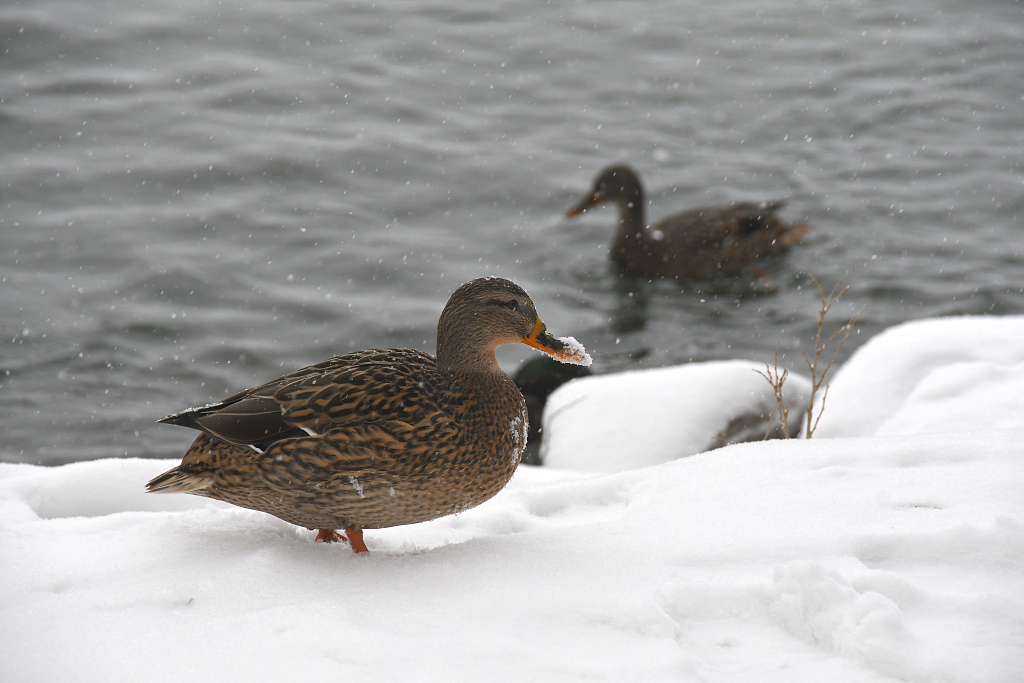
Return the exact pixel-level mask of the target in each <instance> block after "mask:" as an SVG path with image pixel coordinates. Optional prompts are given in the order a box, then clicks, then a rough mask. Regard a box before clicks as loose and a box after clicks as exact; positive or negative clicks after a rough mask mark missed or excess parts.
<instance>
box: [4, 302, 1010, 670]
mask: <svg viewBox="0 0 1024 683" xmlns="http://www.w3.org/2000/svg"><path fill="white" fill-rule="evenodd" d="M929 326H934V327H929ZM1022 334H1024V319H1022V318H1002V319H990V318H960V319H950V320H942V321H929V322H922V323H912V324H908V325H903V326H900V327H898V328H894V329H892V330H890V331H888V332H886V333H884V334H881V335H879V336H878V337H876V338H875V339H873V340H871V341H869V342H868V343H867V344H866V345H865V346H864V347H863V348H862V349H861V350H860V351H859V352H858V353H857V354H855V356H854V357H853V358H851V360H850V361H849V362H848V363H847V364H846V366H845V367H844V368H842V370H841V372H839V373H838V374H837V375H836V378H835V382H834V383H833V385H832V389H831V391H830V393H829V398H828V403H827V405H826V413H825V415H826V418H827V419H828V423H827V425H828V430H829V436H828V437H825V436H822V434H824V433H825V430H826V422H825V419H826V418H823V420H822V423H821V424H822V426H821V428H820V431H821V433H820V434H818V435H815V438H813V439H810V440H806V439H799V440H796V439H794V440H774V441H760V442H752V443H743V444H736V445H730V446H726V447H724V448H719V449H717V450H714V451H710V452H705V453H700V454H696V455H691V456H689V457H685V458H679V459H674V460H671V461H668V462H660V463H659V464H653V465H647V466H644V465H645V464H646V463H649V462H651V461H652V460H657V459H656V458H653V459H652V457H651V456H650V451H652V450H655V449H658V450H659V452H662V453H664V452H665V451H664V448H663V446H664V444H661V443H659V440H660V439H664V438H669V437H670V434H669V433H668V432H661V431H657V430H654V429H652V428H651V427H650V424H654V423H656V420H654V421H653V422H647V423H643V424H640V423H634V422H633V421H632V420H633V418H632V417H630V418H629V419H623V418H621V417H620V418H617V426H618V428H619V429H620V430H623V431H628V432H631V433H632V439H631V441H630V442H629V445H628V447H626V448H625V449H624V451H625V452H624V453H622V455H621V458H620V459H619V461H618V462H617V464H616V469H617V470H618V471H615V472H612V473H593V472H581V471H577V470H570V469H559V468H553V467H543V468H534V467H525V466H524V467H521V468H520V470H519V471H518V472H517V474H516V476H515V477H514V478H513V480H512V483H511V484H510V485H509V486H508V487H507V488H506V489H505V490H504V491H502V492H501V493H500V494H499V495H498V496H496V497H495V498H494V499H493V500H491V501H489V502H487V503H485V504H484V505H482V506H480V507H478V508H475V509H473V510H469V511H467V512H464V513H462V514H460V515H456V516H451V517H446V518H442V519H439V520H435V521H433V522H429V523H425V524H418V525H412V526H407V527H398V528H394V529H385V530H380V531H367V532H366V536H365V540H366V542H367V546H368V547H369V549H370V553H369V554H368V555H355V554H354V553H352V552H351V550H350V549H349V548H348V547H346V546H344V545H343V544H331V545H326V544H317V543H314V542H313V533H312V532H309V531H306V530H301V529H296V528H295V527H293V526H291V525H289V524H287V523H285V522H282V521H280V520H277V519H275V518H273V517H270V516H269V515H265V514H262V513H258V512H253V511H249V510H243V509H240V508H235V507H231V506H228V505H224V504H219V503H216V502H213V501H206V500H204V499H201V498H196V497H192V496H187V495H166V496H155V495H149V494H145V493H144V492H143V487H144V484H145V482H146V481H148V480H149V479H150V478H151V477H153V476H155V475H156V474H159V473H160V472H162V471H164V470H166V469H167V468H168V467H170V466H171V465H172V464H174V463H173V462H172V461H154V460H141V459H108V460H100V461H92V462H83V463H77V464H73V465H68V466H64V467H57V468H42V467H34V466H28V465H14V464H6V465H2V466H0V576H2V577H3V581H0V625H2V626H0V628H2V631H0V670H2V676H0V678H2V679H3V680H4V681H5V682H11V683H14V682H26V681H53V680H74V681H103V682H104V683H109V682H117V681H170V680H188V681H195V680H217V681H279V680H304V679H326V680H352V681H392V680H414V681H481V680H487V681H517V682H520V681H582V680H588V681H723V682H731V681H737V682H740V681H742V682H748V681H786V682H787V683H790V682H801V681H815V682H819V681H844V682H846V681H852V682H859V681H864V682H869V681H871V682H875V681H951V682H956V681H972V682H973V681H977V682H978V683H982V682H985V683H988V682H991V681H999V682H1013V681H1021V680H1024V673H1022V671H1024V581H1022V580H1021V567H1022V566H1024V467H1022V464H1021V450H1020V443H1021V439H1022V436H1024V433H1022V427H1021V425H1020V424H1019V422H1018V421H1017V420H1016V417H1015V416H1016V415H1020V408H1021V406H1020V401H1021V399H1020V397H1021V396H1022V395H1024V391H1022V390H1024V373H1022V372H1021V368H1020V364H1021V360H1020V359H1018V358H1017V356H1016V349H1010V348H1007V346H1013V342H1012V340H1013V339H1021V338H1024V336H1022ZM1008 340H1009V341H1008ZM908 345H909V347H908ZM721 369H722V373H721V374H719V375H717V376H716V374H715V373H712V372H708V373H707V374H706V375H705V376H703V378H701V376H700V375H699V374H692V375H690V376H688V379H687V381H690V382H693V386H691V387H690V392H691V394H692V395H696V396H698V397H702V398H703V399H704V404H706V405H704V406H702V405H701V404H700V403H697V404H696V405H694V404H693V403H692V402H689V403H685V404H683V406H682V407H680V405H679V404H676V403H675V401H677V400H681V399H680V396H681V395H680V394H673V393H671V386H670V383H669V382H668V381H667V380H666V381H664V382H661V384H660V388H659V385H658V382H659V381H660V380H658V381H656V380H651V379H650V377H657V375H656V374H651V375H649V376H647V375H645V374H644V373H631V374H630V375H628V376H626V377H623V378H619V379H618V380H617V381H620V382H621V383H622V385H621V386H622V387H623V388H624V390H625V389H628V388H629V387H630V385H631V384H633V382H634V381H635V382H636V383H642V382H650V385H649V386H648V391H663V392H665V394H664V395H651V396H647V397H646V398H647V400H646V401H645V402H644V406H645V408H646V410H647V411H648V412H649V413H651V414H652V415H653V416H658V415H660V416H661V417H662V419H663V420H666V421H676V422H684V423H685V422H688V421H689V422H696V421H703V420H705V419H706V418H705V415H704V413H703V412H702V411H703V410H704V408H705V407H707V405H710V406H711V407H714V406H719V407H725V408H728V409H730V410H731V409H733V408H734V407H735V402H736V400H737V399H736V398H735V397H737V396H741V395H744V393H745V390H744V389H742V387H740V388H736V387H734V388H733V389H732V390H731V391H729V390H728V387H729V386H730V385H732V383H733V382H744V381H746V380H744V379H742V377H741V375H739V374H738V375H733V374H731V373H732V370H731V369H730V368H729V367H728V366H722V368H721ZM745 372H750V374H754V373H753V372H752V371H750V369H749V367H748V368H746V369H745ZM741 374H742V373H741ZM667 376H668V375H667V374H666V377H667ZM683 376H684V375H682V374H680V375H678V377H683ZM743 376H745V375H743ZM755 377H756V375H755ZM580 381H581V382H582V381H584V380H580ZM761 381H764V380H763V379H761ZM682 400H689V399H686V397H685V396H683V398H682ZM975 402H980V403H981V404H983V406H984V407H983V408H978V407H977V406H976V405H975ZM595 404H596V402H595ZM691 410H693V411H694V413H690V412H689V411H691ZM830 411H831V412H830ZM573 414H574V418H573V419H574V420H575V421H579V422H580V423H581V424H583V425H587V424H589V425H590V427H591V428H592V429H594V430H597V429H598V428H601V427H603V426H604V425H606V424H607V423H608V422H609V416H608V414H607V413H606V412H604V411H603V410H602V409H599V408H595V409H594V410H593V412H588V410H587V406H586V401H584V402H581V403H579V404H578V405H577V406H575V407H574V408H573ZM958 416H963V417H962V418H959V419H954V418H958ZM897 418H898V419H897ZM556 423H557V420H556ZM897 432H899V433H897ZM839 434H842V436H839ZM586 448H590V446H587V447H586ZM579 450H580V453H579V459H578V460H577V462H585V456H586V453H585V448H584V447H582V446H580V447H579ZM630 454H632V455H633V456H635V458H636V465H634V466H633V467H629V466H628V464H627V462H626V458H627V456H629V455H630ZM660 457H662V456H659V458H660Z"/></svg>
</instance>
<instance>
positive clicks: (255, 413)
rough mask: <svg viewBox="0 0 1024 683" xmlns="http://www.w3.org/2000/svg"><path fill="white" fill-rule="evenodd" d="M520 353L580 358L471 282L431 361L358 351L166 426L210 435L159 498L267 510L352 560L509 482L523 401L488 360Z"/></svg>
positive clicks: (154, 486)
mask: <svg viewBox="0 0 1024 683" xmlns="http://www.w3.org/2000/svg"><path fill="white" fill-rule="evenodd" d="M517 342H522V343H526V344H529V345H531V346H534V347H535V348H538V349H540V350H541V351H544V352H545V353H548V354H550V355H552V356H554V357H556V358H558V359H560V360H563V361H566V362H581V361H583V360H584V357H583V354H582V352H581V351H580V352H577V351H576V350H574V349H573V348H572V347H571V346H567V345H566V344H565V343H564V342H563V341H561V340H558V339H555V338H554V337H552V336H551V335H550V334H548V333H547V332H546V331H545V329H544V324H543V323H542V322H540V320H539V319H538V317H537V312H536V309H535V308H534V305H533V302H532V301H531V300H530V297H529V296H528V295H527V294H526V292H524V291H523V290H522V289H521V288H520V287H518V286H517V285H516V284H514V283H512V282H510V281H508V280H503V279H499V278H485V279H480V280H474V281H473V282H470V283H468V284H466V285H463V286H462V287H460V288H459V289H458V290H456V292H455V293H454V294H452V296H451V298H450V299H449V301H448V304H447V306H445V309H444V311H443V312H442V314H441V318H440V320H439V322H438V332H437V358H436V359H435V358H432V357H431V356H429V355H427V354H425V353H422V352H420V351H414V350H410V349H384V350H372V351H359V352H356V353H349V354H345V355H343V356H337V357H335V358H331V359H329V360H326V361H324V362H322V363H318V364H317V365H312V366H310V367H307V368H303V369H302V370H298V371H296V372H293V373H291V374H288V375H285V376H284V377H281V378H279V379H276V380H273V381H272V382H268V383H266V384H263V385H261V386H258V387H255V388H253V389H248V390H246V391H243V392H241V393H238V394H235V395H234V396H231V397H229V398H227V399H225V400H223V401H221V402H219V403H216V404H213V405H210V406H206V407H204V408H198V409H194V410H188V411H185V412H183V413H178V414H176V415H171V416H169V417H166V418H164V419H162V420H160V421H161V422H166V423H169V424H177V425H183V426H187V427H192V428H194V429H199V430H201V431H202V432H203V433H202V434H200V435H199V437H198V438H197V439H196V440H195V442H194V443H193V444H192V446H191V447H190V448H189V449H188V452H187V453H186V454H185V457H184V459H183V460H182V462H181V464H180V465H178V466H177V467H175V468H173V469H171V470H169V471H168V472H166V473H164V474H162V475H160V476H159V477H156V478H155V479H153V480H152V481H151V482H149V484H148V485H147V488H148V490H149V491H151V492H159V493H175V492H184V493H192V494H195V495H199V496H207V497H209V498H216V499H218V500H223V501H226V502H229V503H232V504H234V505H239V506H241V507H246V508H251V509H254V510H262V511H263V512H268V513H270V514H272V515H274V516H276V517H280V518H281V519H283V520H285V521H288V522H291V523H292V524H297V525H299V526H303V527H307V528H310V529H319V530H320V533H319V534H318V536H317V539H318V540H326V541H331V540H338V539H339V538H341V539H344V537H339V536H338V535H337V534H336V533H335V532H334V531H333V530H334V529H345V530H346V533H347V536H348V540H350V541H351V542H352V545H353V549H355V550H356V551H357V552H358V551H361V550H365V545H363V543H362V529H377V528H383V527H389V526H397V525H400V524H412V523H414V522H422V521H425V520H429V519H434V518H436V517H440V516H442V515H448V514H452V513H456V512H460V511H462V510H466V509H468V508H471V507H473V506H475V505H479V504H480V503H482V502H484V501H485V500H487V499H489V498H491V497H492V496H494V495H495V494H496V493H497V492H498V491H500V490H501V489H502V487H504V486H505V484H506V483H508V481H509V479H511V477H512V474H513V472H515V469H516V466H517V465H518V464H519V459H520V457H521V455H522V452H523V449H524V448H525V446H526V438H527V415H526V406H525V403H524V402H523V397H522V395H521V394H520V393H519V390H518V389H517V388H516V386H515V384H514V383H513V382H512V380H510V379H509V378H508V377H507V376H506V375H505V373H504V372H502V370H501V368H499V367H498V364H497V361H496V359H495V356H494V350H495V348H496V347H497V346H499V345H501V344H509V343H517Z"/></svg>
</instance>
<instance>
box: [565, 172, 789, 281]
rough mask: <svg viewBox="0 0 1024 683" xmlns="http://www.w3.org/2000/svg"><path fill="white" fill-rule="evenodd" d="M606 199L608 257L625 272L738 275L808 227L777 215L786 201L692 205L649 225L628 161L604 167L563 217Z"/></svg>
mask: <svg viewBox="0 0 1024 683" xmlns="http://www.w3.org/2000/svg"><path fill="white" fill-rule="evenodd" d="M604 202H612V203H614V204H617V205H618V207H619V227H618V230H617V231H616V233H615V239H614V241H613V242H612V253H611V260H612V262H613V263H614V264H615V266H616V267H617V268H618V269H619V271H620V272H621V273H622V274H624V275H634V276H645V277H652V278H654V277H667V278H689V279H697V280H710V279H714V278H718V277H726V276H731V275H738V274H739V273H740V272H741V271H742V270H743V268H744V267H745V266H747V265H748V264H751V263H752V262H754V261H756V260H757V259H759V258H761V257H764V256H768V255H770V254H776V253H780V252H783V251H786V250H787V249H789V248H790V247H791V246H793V245H794V244H796V243H798V242H799V241H800V240H802V239H803V238H804V236H805V235H806V234H807V232H808V230H809V226H808V225H807V224H806V223H795V224H789V223H786V222H784V221H783V220H781V219H779V218H777V217H776V216H775V213H776V211H778V210H779V209H780V208H782V206H783V205H784V204H785V201H784V200H779V201H770V202H741V203H735V204H730V205H727V206H710V207H704V208H699V209H693V210H691V211H684V212H682V213H677V214H673V215H671V216H669V217H667V218H665V219H663V220H662V221H661V222H659V223H656V224H654V225H650V226H649V225H647V222H646V218H645V206H646V203H645V200H644V189H643V185H642V184H641V183H640V177H639V176H638V175H637V173H636V171H634V170H633V169H632V168H630V167H629V166H628V165H626V164H614V165H612V166H608V167H607V168H605V169H603V170H602V171H601V172H600V173H599V174H598V176H597V178H596V180H595V181H594V186H593V188H592V189H591V191H590V193H589V194H587V195H586V196H585V197H584V198H583V199H582V200H581V201H580V202H578V203H577V204H575V205H574V206H572V207H570V208H569V209H568V210H567V211H566V216H567V217H569V218H573V217H575V216H578V215H580V214H582V213H584V212H586V211H589V210H590V209H592V208H594V207H596V206H598V205H600V204H602V203H604Z"/></svg>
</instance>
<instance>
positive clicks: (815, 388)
mask: <svg viewBox="0 0 1024 683" xmlns="http://www.w3.org/2000/svg"><path fill="white" fill-rule="evenodd" d="M852 272H853V271H852V270H851V271H848V272H847V273H846V275H843V276H842V277H841V278H839V281H838V282H836V284H835V287H833V288H832V291H831V292H829V294H828V296H825V290H823V289H822V288H821V285H820V284H819V283H818V280H817V278H815V277H814V276H813V275H811V276H810V277H811V281H812V282H813V283H814V286H815V287H817V288H818V294H820V295H821V309H820V310H819V311H818V332H817V334H816V335H815V337H814V359H813V360H811V359H810V358H808V357H807V354H806V353H804V352H803V351H801V352H800V353H801V355H803V357H804V360H805V361H807V369H808V370H809V371H810V373H811V400H810V403H808V405H807V423H806V428H805V432H804V433H805V434H806V438H808V439H809V438H811V437H812V436H813V435H814V430H816V429H817V428H818V422H819V420H821V415H822V413H823V412H824V411H825V400H826V399H827V398H828V383H827V382H826V381H825V378H826V377H827V376H828V371H829V370H830V369H831V368H832V362H833V361H835V359H836V356H837V355H838V354H839V350H840V349H842V348H843V343H844V342H845V341H846V337H847V336H848V335H849V334H850V329H851V328H852V327H853V326H854V325H855V324H856V323H857V320H859V319H860V317H861V316H862V315H864V311H863V310H862V311H861V312H860V313H858V314H857V315H855V316H853V317H852V318H850V322H848V323H846V324H845V325H843V326H842V327H840V328H839V329H838V330H837V331H836V332H835V333H833V334H832V335H831V336H830V337H829V338H828V339H826V340H824V343H823V342H822V338H821V337H822V330H823V328H824V325H825V316H826V315H828V312H829V310H831V308H832V306H833V305H834V304H835V303H836V302H837V301H839V300H840V299H842V298H843V295H845V294H846V293H847V292H848V291H850V287H849V286H848V285H847V286H846V287H843V288H842V289H840V287H841V286H842V284H843V280H845V279H846V277H847V276H848V275H849V274H850V273H852ZM865 310H866V309H865ZM836 339H838V340H839V343H838V344H837V345H836V347H835V349H834V350H833V351H832V355H831V356H828V362H827V363H825V366H824V367H823V368H822V367H821V366H820V364H821V362H822V360H823V356H825V355H827V354H826V352H827V350H828V347H829V346H830V345H831V344H832V342H834V341H835V340H836ZM776 372H777V370H776ZM823 386H824V388H825V389H824V392H823V393H822V395H821V408H820V409H818V414H817V417H815V415H814V400H815V397H816V396H817V395H818V392H819V391H820V390H821V388H822V387H823Z"/></svg>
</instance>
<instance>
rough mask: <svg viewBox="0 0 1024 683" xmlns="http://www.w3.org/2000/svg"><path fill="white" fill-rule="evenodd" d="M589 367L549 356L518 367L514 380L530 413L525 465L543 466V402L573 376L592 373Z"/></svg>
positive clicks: (524, 456) (583, 375) (573, 377)
mask: <svg viewBox="0 0 1024 683" xmlns="http://www.w3.org/2000/svg"><path fill="white" fill-rule="evenodd" d="M590 374H591V372H590V368H586V367H583V366H582V365H570V364H568V363H560V362H558V361H556V360H554V359H553V358H549V357H547V356H539V357H537V358H534V359H532V360H529V361H527V362H526V363H523V365H521V366H520V367H519V369H518V370H516V373H515V375H514V376H513V377H512V381H514V382H515V383H516V386H518V387H519V391H521V392H522V393H523V398H524V399H526V410H527V413H528V414H529V416H530V436H529V439H528V440H527V443H526V450H525V451H524V452H523V460H522V462H523V464H524V465H540V464H541V462H540V442H541V436H542V435H541V427H542V420H543V418H544V405H545V404H546V403H547V401H548V396H550V395H551V392H553V391H554V390H555V389H557V388H558V387H560V386H562V385H563V384H565V383H566V382H568V381H569V380H571V379H575V378H577V377H586V376H587V375H590Z"/></svg>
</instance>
